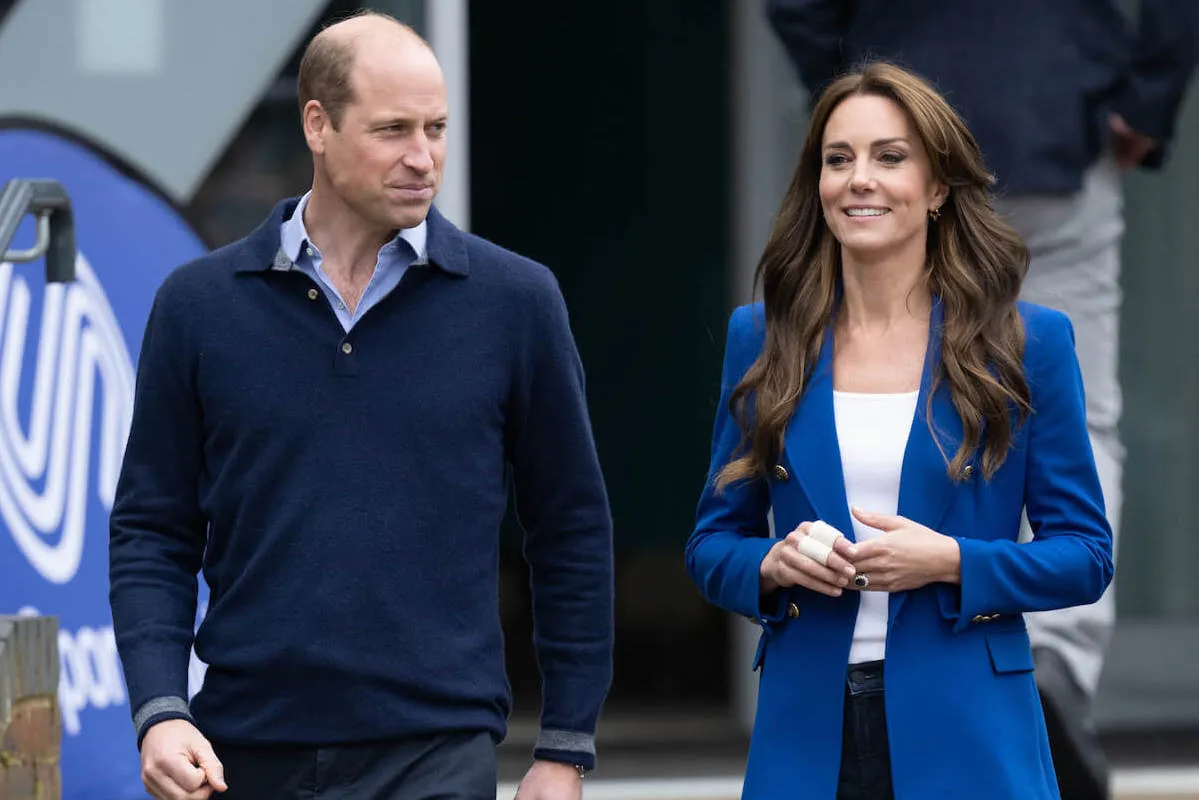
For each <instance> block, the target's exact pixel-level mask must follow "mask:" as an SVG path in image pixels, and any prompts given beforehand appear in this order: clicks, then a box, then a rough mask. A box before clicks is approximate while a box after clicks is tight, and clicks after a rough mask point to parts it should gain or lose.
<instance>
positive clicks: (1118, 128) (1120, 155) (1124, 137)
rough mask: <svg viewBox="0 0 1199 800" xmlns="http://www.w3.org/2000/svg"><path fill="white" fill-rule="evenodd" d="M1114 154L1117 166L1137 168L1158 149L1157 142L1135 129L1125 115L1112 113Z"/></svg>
mask: <svg viewBox="0 0 1199 800" xmlns="http://www.w3.org/2000/svg"><path fill="white" fill-rule="evenodd" d="M1110 124H1111V129H1112V156H1113V157H1114V158H1115V159H1116V166H1117V167H1119V168H1120V169H1123V170H1129V169H1135V168H1136V167H1137V166H1139V165H1140V163H1141V162H1142V161H1144V160H1145V156H1147V155H1149V154H1150V153H1152V152H1153V151H1154V150H1156V149H1157V142H1156V141H1155V140H1154V139H1152V138H1150V137H1148V136H1146V135H1145V134H1143V133H1138V132H1136V131H1134V130H1133V129H1132V128H1131V127H1130V126H1129V124H1128V123H1127V122H1125V121H1124V117H1122V116H1120V115H1119V114H1112V116H1111V119H1110Z"/></svg>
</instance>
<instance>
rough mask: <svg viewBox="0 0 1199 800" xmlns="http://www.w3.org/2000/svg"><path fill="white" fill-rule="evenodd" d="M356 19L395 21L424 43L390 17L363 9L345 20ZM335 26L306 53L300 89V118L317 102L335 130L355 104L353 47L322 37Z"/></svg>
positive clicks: (347, 43)
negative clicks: (347, 108) (368, 18)
mask: <svg viewBox="0 0 1199 800" xmlns="http://www.w3.org/2000/svg"><path fill="white" fill-rule="evenodd" d="M355 17H377V18H379V19H383V20H388V21H390V22H394V23H395V24H396V25H398V26H400V27H401V28H403V29H405V30H407V31H408V32H409V33H411V34H412V35H413V36H416V38H417V39H418V40H420V41H422V42H423V41H424V39H421V37H420V36H419V35H417V33H416V32H415V31H413V30H412V28H411V27H409V26H408V25H405V24H404V23H402V22H400V21H399V20H398V19H396V18H395V17H393V16H391V15H390V14H384V13H383V12H381V11H371V10H369V9H364V10H362V11H359V12H357V13H355V14H351V15H350V16H348V17H346V18H345V19H347V20H348V19H354V18H355ZM339 21H344V20H339ZM333 24H336V23H332V24H331V25H329V26H326V28H325V29H324V30H322V31H321V33H318V34H317V35H316V36H314V37H313V38H312V41H311V42H309V43H308V47H307V48H306V49H305V50H304V57H303V58H301V59H300V74H299V80H298V81H297V83H298V87H297V88H298V94H299V98H300V114H301V116H302V115H303V114H304V106H306V105H308V101H309V100H316V101H317V102H318V103H320V104H321V107H322V108H324V109H325V113H326V114H328V115H329V121H330V122H332V123H333V130H338V129H339V128H340V127H341V118H342V115H343V114H344V113H345V110H346V106H348V105H349V104H350V103H352V102H354V86H353V85H352V84H351V83H350V71H351V70H352V69H353V67H354V46H353V43H352V42H350V41H347V40H346V39H345V38H338V37H336V36H329V35H322V34H325V31H326V30H328V28H329V27H332V25H333Z"/></svg>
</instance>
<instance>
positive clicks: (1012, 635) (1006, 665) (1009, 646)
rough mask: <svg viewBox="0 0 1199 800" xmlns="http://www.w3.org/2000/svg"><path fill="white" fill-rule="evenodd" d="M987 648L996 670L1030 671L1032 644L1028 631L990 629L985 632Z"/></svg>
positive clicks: (1002, 671)
mask: <svg viewBox="0 0 1199 800" xmlns="http://www.w3.org/2000/svg"><path fill="white" fill-rule="evenodd" d="M987 650H988V651H990V653H991V666H992V667H994V668H995V671H996V672H1000V673H1004V672H1032V670H1033V661H1032V646H1031V645H1030V644H1029V641H1028V631H991V632H988V633H987Z"/></svg>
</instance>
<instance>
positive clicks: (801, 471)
mask: <svg viewBox="0 0 1199 800" xmlns="http://www.w3.org/2000/svg"><path fill="white" fill-rule="evenodd" d="M783 457H784V458H785V459H786V460H787V462H788V463H789V464H790V465H791V473H792V474H793V475H794V476H795V478H796V480H798V481H799V485H800V487H801V488H802V489H803V491H804V494H805V495H806V496H807V499H808V503H809V504H810V505H811V506H812V510H813V512H814V513H815V515H816V517H815V518H816V519H820V520H823V521H825V522H827V523H828V524H829V525H832V526H833V527H834V528H836V529H837V530H839V531H841V532H842V533H844V534H845V535H846V536H848V537H849V539H850V540H851V541H852V540H853V539H854V534H853V524H852V523H851V521H850V518H849V504H848V502H847V501H846V499H845V478H844V476H843V474H842V471H841V448H840V447H838V445H837V422H836V417H835V415H834V411H833V332H832V328H831V327H830V328H829V329H828V330H827V331H826V332H825V335H824V343H823V344H822V345H821V347H820V357H819V359H818V360H817V362H816V366H815V368H814V369H813V370H812V374H811V376H810V377H809V378H808V382H807V386H806V387H805V388H804V393H803V396H802V397H801V398H800V401H799V406H798V407H797V408H796V409H795V415H794V416H793V417H792V419H791V423H790V424H789V425H788V426H787V431H786V433H785V434H784V438H783Z"/></svg>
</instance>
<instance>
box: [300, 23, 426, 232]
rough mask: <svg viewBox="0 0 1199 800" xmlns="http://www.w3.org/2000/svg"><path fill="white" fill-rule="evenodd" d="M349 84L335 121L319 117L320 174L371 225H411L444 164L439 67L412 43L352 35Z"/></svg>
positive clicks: (419, 218) (422, 216)
mask: <svg viewBox="0 0 1199 800" xmlns="http://www.w3.org/2000/svg"><path fill="white" fill-rule="evenodd" d="M351 85H352V86H353V90H354V91H353V94H354V97H353V101H352V102H351V103H350V104H349V105H347V106H346V108H345V110H344V112H343V114H342V118H341V125H340V126H339V129H337V130H334V129H333V127H332V125H331V122H330V121H328V118H327V117H326V118H325V119H326V122H325V124H324V125H323V126H322V130H321V134H320V136H319V139H320V141H321V143H322V146H323V152H321V153H319V155H321V156H322V157H323V158H322V159H321V160H322V161H323V167H324V170H325V172H326V174H327V177H328V180H329V182H330V184H331V185H332V187H333V190H334V192H335V193H336V194H337V195H338V197H339V198H340V200H341V202H343V203H344V204H345V205H346V206H347V207H349V208H350V210H352V211H353V212H354V213H355V214H356V215H357V216H359V217H361V218H362V219H364V220H366V221H368V222H369V223H371V224H373V225H377V226H379V227H385V228H389V229H395V228H411V227H414V226H416V225H419V224H420V223H421V221H422V220H424V219H425V217H426V216H427V215H428V213H429V206H430V205H431V204H432V203H433V198H434V196H435V195H436V194H437V191H438V189H440V188H441V179H442V173H443V170H444V168H445V151H446V115H447V108H446V93H445V81H444V79H443V78H442V75H441V69H440V67H439V66H438V64H437V61H436V59H435V58H434V57H433V55H432V53H429V52H428V51H427V50H425V49H424V48H423V47H421V46H418V45H414V44H411V43H409V44H406V45H404V46H398V47H397V46H396V45H395V43H394V42H392V43H391V44H390V46H387V44H386V43H378V44H376V43H372V42H369V41H365V42H359V43H358V49H357V52H356V56H355V59H354V66H353V68H352V70H351ZM310 141H311V137H310Z"/></svg>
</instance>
